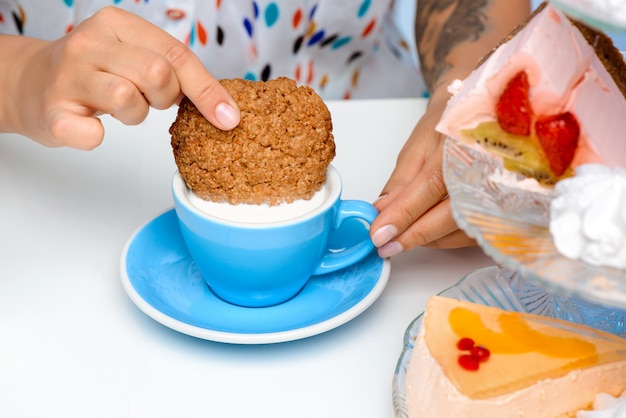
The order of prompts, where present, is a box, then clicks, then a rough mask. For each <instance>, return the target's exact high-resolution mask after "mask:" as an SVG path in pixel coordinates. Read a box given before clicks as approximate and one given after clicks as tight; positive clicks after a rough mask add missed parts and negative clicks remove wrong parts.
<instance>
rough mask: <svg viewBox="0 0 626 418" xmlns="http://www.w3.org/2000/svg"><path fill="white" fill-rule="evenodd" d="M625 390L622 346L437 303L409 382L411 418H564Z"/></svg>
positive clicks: (569, 326)
mask: <svg viewBox="0 0 626 418" xmlns="http://www.w3.org/2000/svg"><path fill="white" fill-rule="evenodd" d="M624 389H626V340H624V339H622V338H619V337H617V336H614V335H612V334H608V333H604V332H601V331H597V330H594V329H592V328H589V327H586V326H583V325H578V324H574V323H570V322H567V321H562V320H558V319H553V318H547V317H542V316H538V315H532V314H526V313H517V312H509V311H504V310H501V309H499V308H495V307H488V306H483V305H479V304H474V303H470V302H464V301H459V300H455V299H450V298H446V297H441V296H434V297H432V298H430V300H429V301H428V305H427V308H426V311H425V313H424V316H423V322H422V324H421V326H420V329H419V332H418V334H417V337H416V340H415V347H414V349H413V354H412V356H411V359H410V362H409V366H408V370H407V377H406V404H407V408H408V411H409V417H410V418H418V417H429V418H438V417H464V418H472V417H480V418H488V417H498V418H500V417H533V418H539V417H546V418H553V417H567V416H575V413H576V411H579V410H583V409H589V408H590V407H591V405H592V403H593V400H594V398H595V396H596V394H598V393H607V394H610V395H612V396H618V395H620V394H621V393H622V392H623V391H624Z"/></svg>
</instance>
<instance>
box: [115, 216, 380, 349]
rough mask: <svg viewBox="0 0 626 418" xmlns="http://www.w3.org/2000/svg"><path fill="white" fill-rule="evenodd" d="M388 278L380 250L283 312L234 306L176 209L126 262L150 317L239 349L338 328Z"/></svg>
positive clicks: (308, 290) (139, 238)
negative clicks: (199, 260) (206, 274)
mask: <svg viewBox="0 0 626 418" xmlns="http://www.w3.org/2000/svg"><path fill="white" fill-rule="evenodd" d="M364 228H365V227H364ZM389 272H390V262H389V260H383V259H381V258H380V257H378V255H377V254H376V252H375V251H374V252H372V253H371V254H370V255H369V256H367V257H366V258H365V259H364V260H362V261H361V262H359V263H357V264H356V265H354V266H352V267H349V268H346V269H344V270H340V271H338V272H335V273H332V274H327V275H323V276H315V277H313V278H311V280H309V282H308V283H307V285H306V286H305V287H304V289H303V290H302V291H301V292H300V293H299V294H298V295H297V296H296V297H294V298H293V299H291V300H289V301H287V302H285V303H282V304H280V305H276V306H272V307H268V308H244V307H240V306H236V305H231V304H229V303H227V302H224V301H223V300H222V299H220V298H218V297H217V296H215V295H214V294H213V292H211V290H210V289H209V287H208V286H207V285H206V284H205V282H204V281H203V280H202V277H201V276H200V273H199V271H198V269H197V268H196V265H195V264H194V262H193V261H192V260H191V257H190V255H189V253H188V252H187V248H186V247H185V244H184V242H183V240H182V236H181V235H180V230H179V227H178V220H177V218H176V214H175V212H174V210H173V209H172V210H168V211H166V212H165V213H163V214H161V215H159V216H157V217H156V218H154V219H152V220H150V221H148V222H147V223H145V224H144V225H142V226H141V227H140V228H139V229H138V230H137V231H136V232H135V233H133V235H132V236H131V237H130V238H129V240H128V242H127V243H126V246H125V247H124V251H123V253H122V257H121V276H122V284H123V286H124V289H125V290H126V293H127V294H128V296H129V297H130V299H131V300H132V301H133V302H134V303H135V304H136V305H137V306H138V307H139V309H141V310H142V311H143V312H144V313H145V314H146V315H148V316H150V317H151V318H153V319H154V320H156V321H158V322H160V323H161V324H163V325H165V326H167V327H169V328H172V329H174V330H176V331H179V332H182V333H184V334H188V335H191V336H194V337H198V338H203V339H206V340H212V341H219V342H226V343H235V344H267V343H278V342H284V341H291V340H297V339H301V338H306V337H310V336H313V335H316V334H320V333H322V332H325V331H329V330H331V329H333V328H336V327H338V326H340V325H342V324H344V323H346V322H348V321H350V320H351V319H353V318H355V317H356V316H358V315H359V314H361V313H362V312H363V311H365V310H366V309H367V308H368V307H369V306H370V305H371V304H372V303H374V301H376V299H378V297H379V296H380V295H381V294H382V292H383V290H384V288H385V286H386V284H387V280H388V278H389Z"/></svg>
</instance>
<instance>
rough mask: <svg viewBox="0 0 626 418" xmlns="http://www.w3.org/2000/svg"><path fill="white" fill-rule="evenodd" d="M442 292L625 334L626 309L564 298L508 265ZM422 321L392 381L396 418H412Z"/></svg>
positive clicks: (409, 335)
mask: <svg viewBox="0 0 626 418" xmlns="http://www.w3.org/2000/svg"><path fill="white" fill-rule="evenodd" d="M440 295H442V296H446V297H449V298H454V299H459V300H464V301H468V302H474V303H480V304H482V305H487V306H495V307H498V308H501V309H505V310H508V311H516V312H527V313H532V314H536V315H542V316H546V317H551V318H559V319H564V320H567V321H571V322H575V323H578V324H584V325H587V326H591V327H593V328H596V329H599V330H602V331H606V332H610V333H612V334H615V335H619V336H621V337H626V311H623V310H620V309H616V308H610V307H606V306H604V305H599V304H596V303H593V302H590V301H588V300H586V299H580V298H577V297H571V298H567V297H564V296H563V295H562V294H560V293H555V292H551V291H550V290H547V289H545V288H544V287H543V286H541V285H539V284H537V283H536V282H535V281H533V280H528V279H525V278H524V277H522V276H521V275H520V274H519V273H517V272H515V271H513V270H510V269H507V268H505V267H497V266H494V267H487V268H483V269H480V270H476V271H475V272H473V273H471V274H468V275H467V276H465V277H464V278H463V279H461V281H459V282H458V283H457V284H456V285H454V286H452V287H450V288H449V289H447V290H444V291H443V292H441V293H440ZM421 322H422V315H420V316H418V317H417V318H415V319H414V320H413V322H411V323H410V324H409V326H408V328H407V330H406V333H405V334H404V344H403V347H404V348H403V351H402V354H401V355H400V359H399V360H398V363H397V366H396V371H395V374H394V377H393V384H392V399H393V409H394V412H395V416H396V418H408V417H409V415H408V411H407V409H406V402H405V384H406V372H407V367H408V365H409V360H410V358H411V354H412V353H413V341H414V339H415V337H416V336H417V332H418V330H419V327H420V324H421Z"/></svg>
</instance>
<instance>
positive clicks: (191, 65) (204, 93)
mask: <svg viewBox="0 0 626 418" xmlns="http://www.w3.org/2000/svg"><path fill="white" fill-rule="evenodd" d="M92 19H98V20H97V21H95V22H93V24H94V25H98V26H103V30H108V31H110V32H111V34H112V35H113V36H114V37H115V38H117V39H118V40H119V41H120V42H121V43H123V44H127V45H133V44H136V43H138V42H140V45H141V46H142V47H144V48H146V49H148V50H150V51H153V52H155V53H156V54H158V55H159V56H160V57H163V58H164V59H165V61H166V63H167V64H168V65H169V67H170V68H171V69H172V71H173V73H174V76H175V78H176V80H177V82H178V85H179V89H180V90H181V91H182V92H183V93H184V94H185V95H186V96H187V97H189V99H190V100H191V101H192V102H193V103H194V104H195V105H196V107H197V108H198V110H199V111H200V112H201V113H202V114H203V115H204V116H205V117H206V118H207V119H208V120H209V121H210V122H211V123H212V124H214V125H215V126H216V127H218V128H220V129H224V130H230V129H232V128H234V127H235V126H237V124H238V123H239V119H240V114H239V108H238V107H237V104H236V103H235V102H234V100H233V99H232V97H231V96H230V95H229V94H228V92H227V91H226V89H224V88H223V87H222V85H221V84H220V83H219V81H218V80H216V79H215V78H214V77H213V76H212V75H211V74H210V73H209V72H208V71H207V70H206V69H205V68H204V66H203V64H202V62H201V61H200V60H199V59H198V57H197V56H196V55H195V54H194V53H193V52H191V50H190V49H189V48H187V47H186V46H185V45H183V44H182V43H181V42H179V41H177V40H176V39H174V38H173V37H171V36H169V35H168V34H167V33H165V32H164V31H162V30H161V29H160V28H158V27H156V26H154V25H152V24H149V23H147V22H145V21H142V23H141V24H139V23H138V21H141V19H140V18H138V17H137V16H135V15H133V14H131V13H128V12H126V11H124V10H121V9H118V8H115V7H106V8H104V9H101V11H100V12H98V14H97V16H94V17H93V18H92ZM115 64H116V65H119V68H109V70H110V71H112V72H115V73H120V74H123V75H124V76H125V77H128V78H129V79H130V80H131V81H132V82H133V83H134V84H136V85H137V86H139V87H140V89H141V91H142V93H144V94H145V95H146V98H147V99H148V101H149V102H150V104H153V102H154V103H156V104H157V106H160V107H161V108H163V107H166V105H171V104H172V103H173V101H174V100H175V98H176V96H177V95H172V94H171V90H170V91H168V94H167V97H166V98H165V99H164V100H163V101H161V98H160V95H161V94H162V93H163V92H162V90H163V89H162V88H160V86H159V84H166V85H169V78H168V77H169V74H168V71H167V69H166V68H164V67H163V64H162V63H160V62H159V61H158V60H153V61H152V62H150V63H149V64H148V65H145V66H144V68H142V70H143V71H147V74H148V75H151V77H149V78H148V79H149V80H151V85H150V86H145V83H143V82H142V78H143V77H145V76H146V73H144V72H142V71H137V68H134V69H130V70H129V69H128V65H127V64H126V65H125V64H124V63H120V62H119V61H116V62H115ZM145 67H147V68H145ZM155 80H156V81H155ZM154 87H156V88H154Z"/></svg>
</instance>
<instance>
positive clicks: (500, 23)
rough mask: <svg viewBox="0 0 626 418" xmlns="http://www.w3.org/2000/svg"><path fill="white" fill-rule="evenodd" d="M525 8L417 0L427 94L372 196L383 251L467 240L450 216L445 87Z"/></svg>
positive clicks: (496, 1) (520, 2)
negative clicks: (440, 129) (442, 129)
mask: <svg viewBox="0 0 626 418" xmlns="http://www.w3.org/2000/svg"><path fill="white" fill-rule="evenodd" d="M529 14H530V2H529V1H526V0H419V1H418V3H417V17H416V28H415V33H416V42H417V48H418V54H419V57H420V65H421V69H422V73H423V75H424V79H425V81H426V84H427V86H428V88H429V91H430V94H431V96H430V97H431V98H430V100H429V104H428V108H427V110H426V113H425V114H424V116H423V117H422V118H421V119H420V120H419V122H418V123H417V125H416V127H415V129H414V130H413V132H412V133H411V135H410V137H409V139H408V141H407V142H406V144H405V145H404V147H403V149H402V150H401V152H400V154H399V156H398V159H397V162H396V168H395V170H394V171H393V173H392V175H391V177H390V178H389V181H388V182H387V184H386V185H385V187H384V188H383V190H382V193H381V197H380V198H379V200H377V201H376V202H375V206H376V207H377V209H378V210H379V211H380V214H379V216H378V217H377V219H376V220H375V221H374V223H373V224H372V229H371V233H372V240H373V241H374V244H375V245H376V246H377V247H378V251H379V254H380V255H381V256H382V257H389V256H392V255H395V254H397V253H399V252H402V251H406V250H409V249H411V248H414V247H417V246H421V245H425V246H431V247H439V248H454V247H462V246H467V245H472V244H473V241H472V240H471V239H469V238H468V237H467V236H466V235H465V234H464V233H463V231H461V230H459V229H458V227H457V226H456V224H455V222H454V219H453V218H452V214H451V210H450V202H449V199H447V190H446V187H445V184H444V181H443V171H442V164H443V143H444V139H445V138H443V137H442V135H440V134H438V133H437V132H435V129H434V128H435V125H436V124H437V122H438V121H439V118H440V117H441V114H442V113H443V110H444V108H445V106H446V103H447V101H448V99H449V97H450V95H449V93H448V91H447V86H448V85H449V84H450V83H451V82H452V81H453V80H454V79H457V78H458V79H463V78H465V77H466V76H467V75H468V74H469V73H470V72H471V71H472V70H473V69H474V68H475V67H476V66H477V63H478V61H479V60H480V58H481V57H483V56H484V55H485V54H487V53H488V52H489V51H490V50H491V49H493V48H494V47H495V46H496V45H497V44H498V43H499V42H500V41H501V40H502V39H503V38H504V37H505V36H506V35H507V34H509V33H510V31H511V30H513V29H514V28H515V26H516V25H518V24H519V23H520V22H522V21H523V20H524V19H525V18H526V17H528V15H529Z"/></svg>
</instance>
